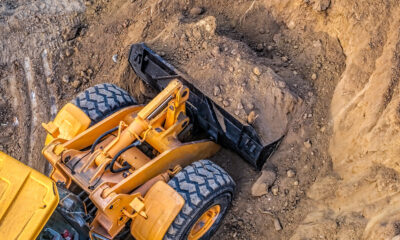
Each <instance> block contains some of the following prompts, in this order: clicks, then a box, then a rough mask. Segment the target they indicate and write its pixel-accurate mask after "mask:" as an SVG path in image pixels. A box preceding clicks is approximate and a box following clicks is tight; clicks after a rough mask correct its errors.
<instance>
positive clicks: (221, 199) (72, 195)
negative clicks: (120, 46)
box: [0, 44, 280, 240]
mask: <svg viewBox="0 0 400 240" xmlns="http://www.w3.org/2000/svg"><path fill="white" fill-rule="evenodd" d="M129 61H130V64H131V66H132V68H133V70H134V71H135V72H136V74H137V75H138V76H139V77H140V78H141V79H142V80H143V81H145V82H146V83H147V84H148V85H150V86H151V87H153V88H155V89H156V90H159V91H160V93H159V94H158V95H157V96H156V97H155V98H154V99H152V100H151V101H150V102H149V103H148V104H147V105H138V104H137V103H136V101H135V99H134V98H133V97H131V96H130V95H129V94H128V93H127V92H126V91H124V90H122V89H121V88H119V87H117V86H115V85H113V84H99V85H96V86H93V87H90V88H88V89H87V90H85V91H84V92H82V93H80V94H78V96H77V97H76V98H75V99H74V100H72V101H71V102H70V103H68V104H66V105H65V106H64V107H63V108H62V109H61V110H60V111H59V113H58V114H57V116H56V117H55V119H53V121H51V122H48V123H46V124H42V125H43V127H44V129H45V130H46V131H47V133H48V136H47V138H46V142H45V146H44V148H43V151H42V153H43V155H44V157H45V158H46V159H47V160H48V161H49V162H50V164H51V166H52V172H51V174H50V178H48V177H46V176H44V175H42V174H41V173H38V172H37V171H35V170H33V169H31V168H29V167H27V166H25V165H23V164H22V163H20V162H18V161H17V160H15V159H13V158H11V157H9V156H7V155H6V154H4V153H0V239H41V240H42V239H60V240H62V239H74V240H78V239H104V240H105V239H126V238H132V236H133V237H134V238H135V239H138V240H142V239H168V240H169V239H189V240H192V239H209V238H210V237H211V236H212V234H213V233H215V231H216V230H217V228H218V226H219V225H220V224H221V221H222V219H223V217H224V215H225V214H226V212H227V209H228V208H229V206H230V203H231V201H232V198H233V195H234V190H235V183H234V181H233V180H232V178H231V177H230V176H229V174H228V173H226V172H225V171H224V170H223V169H222V168H220V167H219V166H217V165H216V164H215V163H213V162H211V161H209V160H204V159H207V158H208V157H210V156H212V155H213V154H215V153H216V152H217V151H218V150H219V148H220V147H219V146H220V144H221V145H224V146H226V147H229V148H231V149H233V150H234V151H236V152H237V153H239V154H240V155H241V156H242V157H243V158H244V159H246V160H248V161H249V162H250V163H251V164H252V165H254V166H255V167H256V168H260V167H261V166H262V164H263V163H264V162H265V160H266V159H267V158H268V157H269V156H270V155H271V154H272V153H273V151H274V150H275V148H276V147H277V146H278V144H279V142H280V139H278V140H277V141H276V142H273V143H270V144H267V145H263V144H262V143H261V140H260V139H259V137H258V136H257V134H256V132H255V131H254V129H253V128H252V127H251V126H248V125H245V124H242V123H241V122H239V121H237V120H236V119H234V118H233V117H232V116H231V115H230V114H228V113H227V112H226V111H224V110H223V109H222V108H220V107H219V106H218V105H216V104H215V103H213V102H212V100H210V99H209V98H208V97H206V96H205V95H203V94H202V93H201V92H200V91H199V90H198V89H196V88H195V87H194V86H192V85H191V84H190V83H189V82H187V81H186V80H185V79H184V78H183V77H182V76H181V74H179V73H178V71H177V70H176V69H174V68H173V67H172V66H171V65H169V64H168V63H166V62H165V61H164V60H163V59H162V58H161V57H159V56H158V55H157V54H155V53H154V52H152V51H151V50H150V49H149V48H148V47H147V46H146V45H144V44H134V45H132V47H131V52H130V56H129ZM199 136H203V137H202V139H199V138H200V137H199Z"/></svg>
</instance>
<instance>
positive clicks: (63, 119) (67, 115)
mask: <svg viewBox="0 0 400 240" xmlns="http://www.w3.org/2000/svg"><path fill="white" fill-rule="evenodd" d="M90 122H91V120H90V118H89V117H88V116H87V115H86V114H85V113H84V112H83V111H82V110H81V109H80V108H78V107H77V106H75V105H74V104H72V103H67V104H66V105H65V106H64V107H63V108H62V109H61V110H60V111H59V112H58V114H57V116H56V117H55V118H54V121H52V122H49V123H47V124H42V125H43V127H44V128H45V129H46V131H47V132H48V135H47V137H46V142H45V145H48V144H49V143H50V142H51V141H52V140H53V139H54V138H61V139H65V140H70V139H72V138H74V137H75V136H76V135H78V134H79V133H81V132H83V131H85V130H86V129H87V128H88V127H89V125H90Z"/></svg>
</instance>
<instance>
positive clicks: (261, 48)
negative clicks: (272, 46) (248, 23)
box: [256, 43, 264, 51]
mask: <svg viewBox="0 0 400 240" xmlns="http://www.w3.org/2000/svg"><path fill="white" fill-rule="evenodd" d="M256 49H257V51H262V50H263V49H264V46H263V45H262V43H259V44H257V46H256Z"/></svg>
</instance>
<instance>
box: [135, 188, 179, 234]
mask: <svg viewBox="0 0 400 240" xmlns="http://www.w3.org/2000/svg"><path fill="white" fill-rule="evenodd" d="M184 204H185V200H184V199H183V197H182V196H181V195H180V194H179V193H177V192H176V191H175V190H174V189H173V188H172V187H170V186H169V185H168V184H166V183H165V182H163V181H158V182H157V183H156V184H154V185H153V186H152V187H151V188H150V190H149V191H148V192H147V194H146V196H145V197H144V205H145V212H146V215H147V218H144V217H142V216H137V217H136V218H134V219H133V220H132V224H131V234H132V236H134V237H135V239H137V240H146V239H154V240H161V239H163V237H164V235H165V233H166V232H167V230H168V228H169V226H170V225H171V224H172V222H173V221H174V220H175V218H176V216H177V215H178V214H179V212H180V211H181V209H182V207H183V205H184Z"/></svg>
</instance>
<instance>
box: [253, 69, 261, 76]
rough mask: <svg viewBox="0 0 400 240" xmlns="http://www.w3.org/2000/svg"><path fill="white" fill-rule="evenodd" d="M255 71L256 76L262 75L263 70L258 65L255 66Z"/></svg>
mask: <svg viewBox="0 0 400 240" xmlns="http://www.w3.org/2000/svg"><path fill="white" fill-rule="evenodd" d="M253 73H254V74H255V75H256V76H260V75H261V71H260V69H259V68H258V67H254V68H253Z"/></svg>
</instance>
